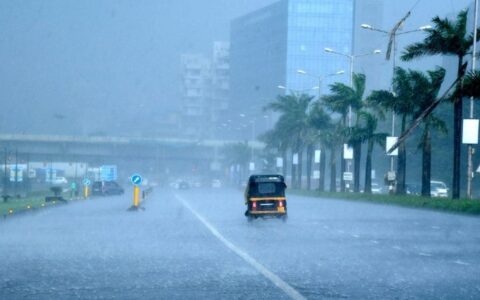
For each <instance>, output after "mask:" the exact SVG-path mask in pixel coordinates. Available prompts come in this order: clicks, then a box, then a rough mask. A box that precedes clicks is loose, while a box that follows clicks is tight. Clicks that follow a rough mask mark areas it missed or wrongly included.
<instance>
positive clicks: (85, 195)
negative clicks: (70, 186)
mask: <svg viewBox="0 0 480 300" xmlns="http://www.w3.org/2000/svg"><path fill="white" fill-rule="evenodd" d="M82 183H83V198H84V199H87V198H88V197H89V196H90V185H91V184H92V182H91V181H90V179H88V178H84V179H83V182H82Z"/></svg>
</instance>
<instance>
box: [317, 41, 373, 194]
mask: <svg viewBox="0 0 480 300" xmlns="http://www.w3.org/2000/svg"><path fill="white" fill-rule="evenodd" d="M324 50H325V52H327V53H331V54H336V55H340V56H343V57H346V58H347V59H348V60H349V61H350V87H352V88H353V64H354V61H355V58H357V57H362V56H368V55H376V54H380V53H382V51H381V50H379V49H375V50H373V51H371V52H367V53H362V54H345V53H341V52H337V51H335V50H333V49H332V48H324ZM348 127H349V128H351V127H352V106H351V105H349V106H348ZM345 165H346V159H345V153H344V151H342V166H341V168H342V177H341V188H342V191H344V189H345V188H344V184H345V181H344V177H343V175H344V174H343V173H344V172H345ZM347 168H348V170H349V171H350V164H348V166H347Z"/></svg>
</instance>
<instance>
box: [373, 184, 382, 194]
mask: <svg viewBox="0 0 480 300" xmlns="http://www.w3.org/2000/svg"><path fill="white" fill-rule="evenodd" d="M372 194H385V188H384V187H383V186H381V185H380V184H378V183H376V182H372Z"/></svg>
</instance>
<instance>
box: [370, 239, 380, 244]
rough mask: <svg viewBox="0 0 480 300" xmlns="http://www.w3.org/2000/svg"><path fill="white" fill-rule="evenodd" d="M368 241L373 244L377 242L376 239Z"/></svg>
mask: <svg viewBox="0 0 480 300" xmlns="http://www.w3.org/2000/svg"><path fill="white" fill-rule="evenodd" d="M370 242H372V243H374V244H378V241H376V240H371V241H370Z"/></svg>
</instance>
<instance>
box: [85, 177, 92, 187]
mask: <svg viewBox="0 0 480 300" xmlns="http://www.w3.org/2000/svg"><path fill="white" fill-rule="evenodd" d="M90 184H92V182H91V181H90V179H88V178H83V185H85V186H89V185H90Z"/></svg>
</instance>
